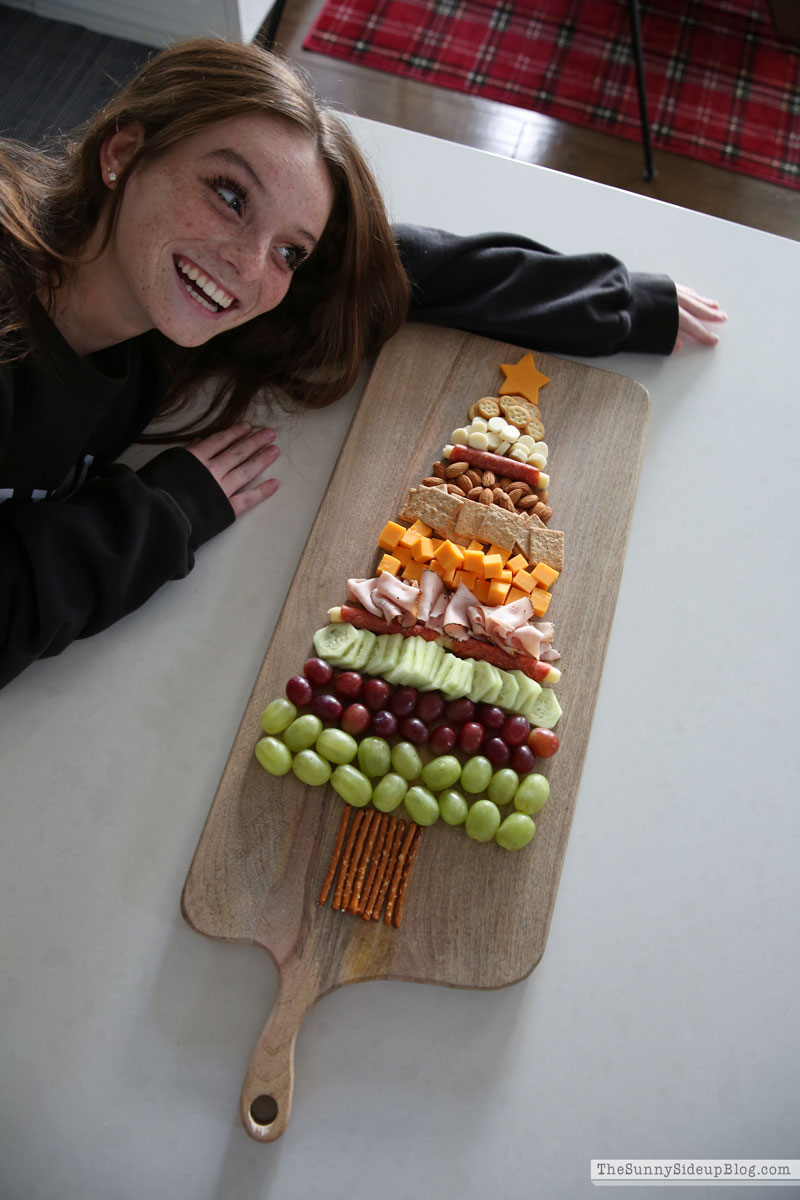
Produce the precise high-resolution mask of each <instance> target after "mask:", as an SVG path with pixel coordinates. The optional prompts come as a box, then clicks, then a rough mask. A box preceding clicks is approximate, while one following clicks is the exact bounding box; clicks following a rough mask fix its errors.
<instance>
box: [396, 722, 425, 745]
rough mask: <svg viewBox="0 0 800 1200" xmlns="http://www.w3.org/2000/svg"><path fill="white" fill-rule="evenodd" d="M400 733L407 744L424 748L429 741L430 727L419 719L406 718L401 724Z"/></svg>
mask: <svg viewBox="0 0 800 1200" xmlns="http://www.w3.org/2000/svg"><path fill="white" fill-rule="evenodd" d="M400 732H401V734H402V735H403V737H404V738H405V739H406V741H407V742H412V743H413V744H414V745H415V746H424V745H425V743H426V742H427V740H428V726H427V725H426V724H425V723H424V721H420V719H419V717H410V716H409V717H404V718H403V720H402V721H401V722H400Z"/></svg>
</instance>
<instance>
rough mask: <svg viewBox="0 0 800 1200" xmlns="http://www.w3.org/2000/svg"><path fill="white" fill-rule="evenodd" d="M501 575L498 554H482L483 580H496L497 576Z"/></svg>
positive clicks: (501, 564)
mask: <svg viewBox="0 0 800 1200" xmlns="http://www.w3.org/2000/svg"><path fill="white" fill-rule="evenodd" d="M502 573H503V560H502V558H501V557H500V555H499V554H484V556H483V577H484V579H497V577H498V575H502Z"/></svg>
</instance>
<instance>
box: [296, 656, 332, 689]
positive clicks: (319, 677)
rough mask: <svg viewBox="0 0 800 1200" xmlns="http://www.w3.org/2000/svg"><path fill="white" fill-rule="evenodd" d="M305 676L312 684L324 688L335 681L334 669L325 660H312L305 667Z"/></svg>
mask: <svg viewBox="0 0 800 1200" xmlns="http://www.w3.org/2000/svg"><path fill="white" fill-rule="evenodd" d="M303 674H304V675H305V677H306V679H308V680H309V682H310V683H316V684H318V685H319V686H320V687H324V686H325V684H326V683H330V681H331V680H332V679H333V667H332V666H331V664H330V663H326V662H325V659H324V658H310V659H309V660H308V662H307V663H306V665H305V666H304V667H303Z"/></svg>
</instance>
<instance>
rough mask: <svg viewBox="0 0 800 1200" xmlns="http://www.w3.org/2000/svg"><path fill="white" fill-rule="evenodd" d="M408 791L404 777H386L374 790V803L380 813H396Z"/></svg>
mask: <svg viewBox="0 0 800 1200" xmlns="http://www.w3.org/2000/svg"><path fill="white" fill-rule="evenodd" d="M407 789H408V783H407V782H406V780H405V779H403V776H402V775H393V774H389V775H384V777H383V779H379V780H378V782H377V783H376V784H375V787H374V788H373V789H372V803H373V804H374V805H375V807H376V808H377V809H378V811H379V812H385V813H390V812H394V810H395V809H396V808H398V807H399V805H400V803H401V801H402V799H403V797H404V796H405V794H406V791H407Z"/></svg>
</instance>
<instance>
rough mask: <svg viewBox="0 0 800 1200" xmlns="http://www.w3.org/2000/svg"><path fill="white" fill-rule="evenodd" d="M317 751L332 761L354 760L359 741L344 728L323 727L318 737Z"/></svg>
mask: <svg viewBox="0 0 800 1200" xmlns="http://www.w3.org/2000/svg"><path fill="white" fill-rule="evenodd" d="M316 748H317V753H318V754H321V755H322V757H323V758H327V760H328V762H332V763H349V762H352V761H353V759H354V758H355V756H356V752H357V750H358V742H357V741H356V739H355V738H354V737H353V735H352V734H350V733H345V731H344V730H343V729H323V731H322V733H321V734H320V735H319V737H318V738H317V747H316Z"/></svg>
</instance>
